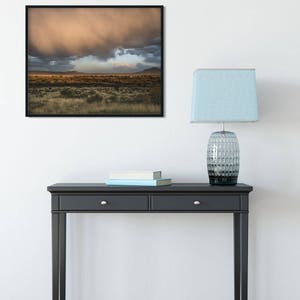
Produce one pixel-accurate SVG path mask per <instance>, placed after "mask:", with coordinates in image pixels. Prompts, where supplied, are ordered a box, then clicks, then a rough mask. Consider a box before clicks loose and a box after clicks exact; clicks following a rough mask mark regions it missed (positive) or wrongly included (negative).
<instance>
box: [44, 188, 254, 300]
mask: <svg viewBox="0 0 300 300" xmlns="http://www.w3.org/2000/svg"><path fill="white" fill-rule="evenodd" d="M48 191H49V192H51V196H52V198H51V200H52V208H51V209H52V265H53V279H52V280H53V283H52V284H53V285H52V287H53V300H65V294H66V215H67V214H68V213H87V212H90V213H105V212H110V213H122V212H135V213H136V212H140V213H177V212H190V213H209V212H211V213H215V212H221V213H232V214H233V216H234V300H247V298H248V295H247V294H248V213H249V210H248V208H249V198H248V194H249V192H251V191H252V187H251V186H249V185H245V184H238V185H235V186H211V185H209V184H195V183H176V184H172V185H170V186H163V187H124V186H122V187H121V186H114V187H112V186H106V185H104V184H77V183H61V184H54V185H51V186H49V187H48Z"/></svg>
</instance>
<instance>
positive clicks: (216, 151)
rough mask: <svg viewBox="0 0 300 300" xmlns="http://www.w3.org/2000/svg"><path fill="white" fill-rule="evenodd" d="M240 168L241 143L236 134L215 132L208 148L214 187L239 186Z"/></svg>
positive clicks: (209, 168)
mask: <svg viewBox="0 0 300 300" xmlns="http://www.w3.org/2000/svg"><path fill="white" fill-rule="evenodd" d="M239 167H240V151H239V143H238V139H237V137H236V135H235V133H233V132H230V131H217V132H213V133H212V134H211V136H210V138H209V141H208V146H207V170H208V176H209V183H210V184H212V185H235V184H237V179H238V174H239Z"/></svg>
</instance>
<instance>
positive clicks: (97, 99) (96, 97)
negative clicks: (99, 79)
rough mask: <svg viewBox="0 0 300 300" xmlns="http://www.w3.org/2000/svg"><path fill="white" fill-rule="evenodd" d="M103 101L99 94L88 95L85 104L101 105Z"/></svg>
mask: <svg viewBox="0 0 300 300" xmlns="http://www.w3.org/2000/svg"><path fill="white" fill-rule="evenodd" d="M102 101H103V96H102V95H99V94H94V95H90V96H88V97H87V99H86V102H87V103H101V102H102Z"/></svg>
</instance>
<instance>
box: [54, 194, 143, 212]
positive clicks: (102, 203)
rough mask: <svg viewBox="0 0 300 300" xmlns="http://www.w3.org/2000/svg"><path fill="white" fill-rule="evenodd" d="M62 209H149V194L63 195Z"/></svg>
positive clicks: (61, 197) (61, 200)
mask: <svg viewBox="0 0 300 300" xmlns="http://www.w3.org/2000/svg"><path fill="white" fill-rule="evenodd" d="M59 209H60V210H95V211H114V210H116V211H118V210H123V211H131V210H148V209H149V199H148V196H147V195H124V194H123V195H85V194H82V195H63V196H60V199H59Z"/></svg>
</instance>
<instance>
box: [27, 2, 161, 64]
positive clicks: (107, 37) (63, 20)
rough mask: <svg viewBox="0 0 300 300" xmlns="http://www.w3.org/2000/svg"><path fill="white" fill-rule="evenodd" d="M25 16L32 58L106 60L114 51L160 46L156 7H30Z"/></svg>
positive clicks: (158, 15)
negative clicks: (92, 57)
mask: <svg viewBox="0 0 300 300" xmlns="http://www.w3.org/2000/svg"><path fill="white" fill-rule="evenodd" d="M28 17H29V18H28V39H29V47H28V51H29V55H31V56H33V57H39V58H49V57H56V58H65V57H70V56H76V57H83V56H88V55H94V56H97V57H98V59H101V60H106V59H108V58H110V57H114V56H115V49H118V48H123V49H129V48H140V49H143V48H144V47H147V46H149V45H153V46H157V47H158V48H159V47H160V40H161V19H160V9H159V8H30V9H29V15H28ZM153 46H150V47H153ZM151 55H152V54H151ZM151 57H156V55H155V54H153V55H152V56H151ZM151 57H149V58H147V57H146V56H145V59H150V60H151V59H153V58H151Z"/></svg>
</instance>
